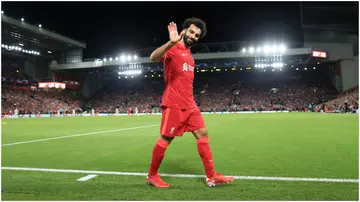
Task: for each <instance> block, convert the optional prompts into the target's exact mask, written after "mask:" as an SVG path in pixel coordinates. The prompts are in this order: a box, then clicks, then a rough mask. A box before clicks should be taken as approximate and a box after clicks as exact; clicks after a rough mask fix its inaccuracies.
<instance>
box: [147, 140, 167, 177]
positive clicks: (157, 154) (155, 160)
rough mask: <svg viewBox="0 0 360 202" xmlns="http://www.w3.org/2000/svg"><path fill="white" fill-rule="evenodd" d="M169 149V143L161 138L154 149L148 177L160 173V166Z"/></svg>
mask: <svg viewBox="0 0 360 202" xmlns="http://www.w3.org/2000/svg"><path fill="white" fill-rule="evenodd" d="M167 147H168V143H167V142H166V141H165V140H163V139H161V138H159V139H158V140H157V142H156V144H155V147H154V149H153V153H152V159H151V164H150V170H149V174H148V176H154V175H156V174H157V173H158V170H159V167H160V164H161V162H162V160H163V158H164V155H165V150H166V148H167Z"/></svg>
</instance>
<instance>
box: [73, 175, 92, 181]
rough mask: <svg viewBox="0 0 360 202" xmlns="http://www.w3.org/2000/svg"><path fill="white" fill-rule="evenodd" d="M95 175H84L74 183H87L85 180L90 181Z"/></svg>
mask: <svg viewBox="0 0 360 202" xmlns="http://www.w3.org/2000/svg"><path fill="white" fill-rule="evenodd" d="M96 176H97V175H86V176H85V177H82V178H79V179H77V180H76V181H79V182H84V181H87V180H90V179H92V178H94V177H96Z"/></svg>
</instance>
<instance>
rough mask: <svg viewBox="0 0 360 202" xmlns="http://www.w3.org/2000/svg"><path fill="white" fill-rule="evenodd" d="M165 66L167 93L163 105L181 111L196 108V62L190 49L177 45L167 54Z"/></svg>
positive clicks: (164, 94) (162, 101)
mask: <svg viewBox="0 0 360 202" xmlns="http://www.w3.org/2000/svg"><path fill="white" fill-rule="evenodd" d="M163 64H164V80H165V91H164V93H163V96H162V100H161V105H162V106H165V107H169V108H180V109H191V108H194V107H196V104H195V100H194V95H193V82H194V69H195V62H194V59H193V57H192V54H191V52H190V49H188V48H186V47H185V46H184V45H182V44H180V43H176V44H175V45H174V46H173V47H171V48H170V49H169V50H168V51H167V52H166V54H165V56H164V58H163Z"/></svg>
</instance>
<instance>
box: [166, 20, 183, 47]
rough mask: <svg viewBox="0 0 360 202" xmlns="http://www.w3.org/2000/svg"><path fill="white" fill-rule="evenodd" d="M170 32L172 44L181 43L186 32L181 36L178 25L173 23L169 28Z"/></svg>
mask: <svg viewBox="0 0 360 202" xmlns="http://www.w3.org/2000/svg"><path fill="white" fill-rule="evenodd" d="M168 30H169V38H170V42H171V43H172V44H175V43H177V42H179V41H180V40H181V38H182V36H183V35H184V33H185V32H184V31H182V32H181V33H180V34H179V33H178V30H177V26H176V23H174V22H171V23H170V24H169V26H168Z"/></svg>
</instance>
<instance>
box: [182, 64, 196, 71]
mask: <svg viewBox="0 0 360 202" xmlns="http://www.w3.org/2000/svg"><path fill="white" fill-rule="evenodd" d="M194 69H195V68H194V67H193V66H191V65H188V63H186V62H185V63H184V64H183V72H187V71H192V72H193V71H194Z"/></svg>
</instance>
